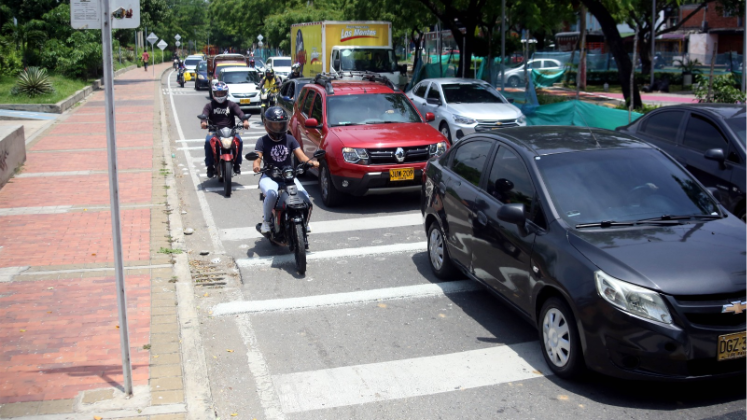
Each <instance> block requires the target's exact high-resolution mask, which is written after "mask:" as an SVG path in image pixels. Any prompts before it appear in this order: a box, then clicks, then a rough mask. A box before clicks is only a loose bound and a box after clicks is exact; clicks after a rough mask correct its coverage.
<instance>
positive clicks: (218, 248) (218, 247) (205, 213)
mask: <svg viewBox="0 0 747 420" xmlns="http://www.w3.org/2000/svg"><path fill="white" fill-rule="evenodd" d="M173 73H174V71H173V70H172V71H171V73H169V76H168V77H171V75H172V74H173ZM169 100H170V101H171V109H172V111H173V112H174V122H175V123H176V131H177V132H178V133H179V140H184V139H185V138H184V131H182V125H181V123H180V122H179V113H178V112H177V110H176V105H175V104H174V95H173V91H172V90H171V86H169ZM184 155H185V157H186V158H187V162H190V161H191V160H192V155H191V154H190V153H189V150H185V151H184ZM189 174H190V177H191V178H192V184H193V185H194V187H195V192H196V193H197V201H199V203H200V210H202V217H204V218H205V224H207V228H208V233H209V234H210V239H211V241H212V242H213V249H214V250H215V253H216V254H225V253H226V250H225V248H223V243H222V242H221V241H220V236H219V235H218V229H216V227H215V219H213V212H212V211H211V210H210V206H209V205H208V202H207V198H205V191H202V190H201V189H200V178H198V177H197V172H196V171H195V169H194V168H193V167H191V166H190V167H189Z"/></svg>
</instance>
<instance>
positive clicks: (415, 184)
mask: <svg viewBox="0 0 747 420" xmlns="http://www.w3.org/2000/svg"><path fill="white" fill-rule="evenodd" d="M433 119H434V116H433V114H432V113H430V112H429V113H427V114H426V115H425V118H423V117H422V116H421V115H420V113H419V112H418V110H417V108H415V106H414V105H413V104H412V102H410V99H409V98H408V97H407V96H405V94H404V93H402V92H400V91H399V90H398V89H397V88H396V87H394V85H392V84H391V82H389V81H388V80H387V79H385V78H380V77H375V76H369V77H366V76H364V80H346V79H343V80H339V79H336V78H330V77H324V76H322V75H318V76H317V77H316V78H315V79H314V81H313V82H311V83H309V84H307V85H305V86H304V87H303V89H302V90H301V92H300V93H299V94H298V98H297V100H296V101H295V105H294V106H293V116H292V117H291V122H290V130H291V134H293V136H294V137H295V138H296V139H297V140H298V142H299V143H300V144H301V147H302V148H303V151H304V153H305V154H306V155H307V156H309V157H311V156H312V155H313V154H314V152H315V151H316V150H318V149H324V150H325V151H326V152H327V154H326V155H325V156H324V159H323V160H322V162H321V166H320V168H319V174H318V175H319V186H320V187H321V190H322V200H323V201H324V204H325V205H326V206H328V207H334V206H336V205H339V204H340V203H341V202H342V200H343V199H344V197H345V195H347V194H349V195H355V196H361V195H366V194H370V193H375V192H389V191H407V190H413V191H416V190H419V189H420V185H421V183H422V173H423V168H425V165H426V163H427V161H428V160H429V159H430V158H432V157H434V156H440V155H441V154H443V153H444V152H445V151H446V149H447V148H448V145H447V144H446V140H445V139H444V137H443V136H442V135H441V133H439V132H438V131H437V130H436V129H434V128H433V127H431V126H430V125H429V124H428V121H433Z"/></svg>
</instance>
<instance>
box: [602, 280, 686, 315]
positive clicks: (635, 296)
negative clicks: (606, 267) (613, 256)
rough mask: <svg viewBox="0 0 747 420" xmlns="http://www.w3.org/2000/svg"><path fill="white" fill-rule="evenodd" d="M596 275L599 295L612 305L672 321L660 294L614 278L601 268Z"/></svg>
mask: <svg viewBox="0 0 747 420" xmlns="http://www.w3.org/2000/svg"><path fill="white" fill-rule="evenodd" d="M594 277H595V279H596V285H597V291H598V292H599V295H600V296H602V298H603V299H604V300H606V301H607V302H609V303H611V304H612V305H614V306H616V307H618V308H620V309H621V310H623V311H625V312H629V313H631V314H634V315H638V316H640V317H643V318H648V319H650V320H653V321H656V322H661V323H662V324H671V323H672V315H671V314H670V313H669V309H668V308H667V305H666V304H665V303H664V299H662V298H661V295H660V294H658V293H656V292H654V291H653V290H649V289H645V288H643V287H639V286H635V285H633V284H630V283H627V282H624V281H622V280H618V279H616V278H613V277H611V276H609V275H608V274H607V273H605V272H603V271H601V270H600V271H597V272H595V273H594Z"/></svg>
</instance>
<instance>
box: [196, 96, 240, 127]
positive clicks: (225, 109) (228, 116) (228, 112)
mask: <svg viewBox="0 0 747 420" xmlns="http://www.w3.org/2000/svg"><path fill="white" fill-rule="evenodd" d="M202 113H203V114H204V115H207V116H208V118H209V119H210V121H211V122H212V123H213V124H215V125H216V126H218V129H219V130H220V129H221V128H225V127H233V126H234V125H235V124H236V117H239V119H243V118H244V112H243V111H242V110H241V108H239V106H238V105H237V104H236V103H234V102H231V101H229V100H227V99H226V100H225V101H224V102H223V103H222V104H219V103H218V102H215V101H210V102H208V103H207V104H206V105H205V108H203V109H202Z"/></svg>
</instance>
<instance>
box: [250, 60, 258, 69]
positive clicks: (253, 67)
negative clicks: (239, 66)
mask: <svg viewBox="0 0 747 420" xmlns="http://www.w3.org/2000/svg"><path fill="white" fill-rule="evenodd" d="M249 68H250V69H256V68H257V66H256V65H255V64H254V58H250V59H249Z"/></svg>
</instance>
